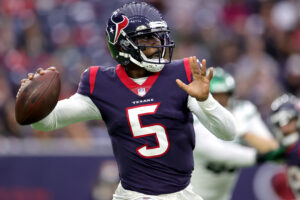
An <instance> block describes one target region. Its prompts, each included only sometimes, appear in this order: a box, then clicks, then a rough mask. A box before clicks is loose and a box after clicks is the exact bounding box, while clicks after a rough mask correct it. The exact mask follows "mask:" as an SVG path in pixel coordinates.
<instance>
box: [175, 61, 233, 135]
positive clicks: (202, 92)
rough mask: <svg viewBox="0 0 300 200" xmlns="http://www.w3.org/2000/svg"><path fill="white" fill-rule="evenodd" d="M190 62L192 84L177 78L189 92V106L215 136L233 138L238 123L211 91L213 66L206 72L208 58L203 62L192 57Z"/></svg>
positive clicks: (180, 84) (179, 84)
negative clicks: (199, 62)
mask: <svg viewBox="0 0 300 200" xmlns="http://www.w3.org/2000/svg"><path fill="white" fill-rule="evenodd" d="M189 64H190V68H191V72H192V76H193V81H192V82H191V83H190V84H188V85H187V84H185V83H183V82H182V81H181V80H179V79H177V80H176V82H177V84H178V86H179V87H180V88H181V89H183V90H184V91H186V92H187V93H188V94H189V99H188V107H189V109H190V110H191V111H192V112H193V113H194V114H195V115H196V116H197V117H198V119H199V120H200V122H201V123H202V124H203V125H204V126H205V127H206V128H207V129H208V130H209V131H210V132H211V133H213V134H214V135H215V136H217V137H218V138H220V139H223V140H232V139H233V138H234V137H235V135H236V125H235V120H234V118H233V116H232V114H231V113H230V112H229V111H228V110H226V109H225V108H224V107H223V106H221V105H220V104H219V103H218V102H217V101H216V100H215V99H214V98H213V97H212V95H211V94H210V93H209V89H210V81H211V79H212V77H213V68H212V67H210V68H209V70H208V71H209V72H208V74H207V73H206V60H205V59H203V60H202V62H201V65H202V66H201V68H199V64H198V62H197V58H196V57H195V56H194V57H190V58H189Z"/></svg>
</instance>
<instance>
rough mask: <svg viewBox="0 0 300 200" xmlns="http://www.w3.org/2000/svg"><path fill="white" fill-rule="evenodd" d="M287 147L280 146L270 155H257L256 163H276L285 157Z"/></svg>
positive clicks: (269, 153)
mask: <svg viewBox="0 0 300 200" xmlns="http://www.w3.org/2000/svg"><path fill="white" fill-rule="evenodd" d="M285 150H286V147H284V146H280V147H279V148H278V149H276V150H273V151H269V152H268V153H263V154H261V153H257V154H256V162H257V163H263V162H267V161H275V160H279V159H281V158H283V157H284V153H285Z"/></svg>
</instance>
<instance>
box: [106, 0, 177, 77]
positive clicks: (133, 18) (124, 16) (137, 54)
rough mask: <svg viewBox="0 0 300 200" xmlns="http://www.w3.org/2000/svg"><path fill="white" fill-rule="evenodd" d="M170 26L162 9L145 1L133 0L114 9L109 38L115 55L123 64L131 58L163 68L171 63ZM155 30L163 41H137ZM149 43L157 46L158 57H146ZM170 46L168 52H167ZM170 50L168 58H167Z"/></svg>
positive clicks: (149, 67)
mask: <svg viewBox="0 0 300 200" xmlns="http://www.w3.org/2000/svg"><path fill="white" fill-rule="evenodd" d="M169 33H170V30H169V28H168V25H167V23H166V21H164V20H163V18H162V16H161V14H160V12H159V11H158V10H157V9H156V8H154V7H153V6H151V5H149V4H147V3H145V2H131V3H127V4H125V5H123V6H122V7H121V8H119V9H117V10H116V11H114V12H113V14H112V16H111V17H110V19H109V20H108V22H107V27H106V41H107V44H108V47H109V50H110V53H111V55H112V57H113V58H114V59H115V60H117V61H118V63H120V64H122V65H125V66H126V65H127V64H129V63H130V62H132V63H134V64H136V65H138V66H140V67H142V68H144V69H146V70H147V71H150V72H158V71H160V70H162V68H163V67H164V65H165V64H167V63H170V62H171V59H172V53H173V48H174V46H175V45H174V42H173V40H172V39H171V37H170V34H169ZM150 34H154V35H155V37H157V38H158V39H159V40H160V42H161V45H159V46H145V45H138V44H137V43H136V38H138V37H140V36H145V35H150ZM146 47H152V48H157V49H158V54H159V57H158V58H151V59H150V58H147V57H146V56H145V54H144V53H143V50H145V48H146ZM167 50H168V52H167ZM166 54H168V55H169V58H168V59H165V58H164V57H165V55H166Z"/></svg>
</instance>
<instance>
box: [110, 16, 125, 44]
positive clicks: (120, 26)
mask: <svg viewBox="0 0 300 200" xmlns="http://www.w3.org/2000/svg"><path fill="white" fill-rule="evenodd" d="M122 18H123V20H122V21H121V22H114V20H113V19H111V21H112V22H113V23H114V24H115V27H114V28H115V29H114V30H113V28H111V29H110V30H109V31H110V32H111V33H112V32H113V31H115V34H114V40H113V42H111V43H112V44H116V43H117V41H118V39H119V37H120V34H121V31H122V30H123V29H124V28H126V27H127V26H128V24H129V20H128V18H127V17H126V16H124V15H122Z"/></svg>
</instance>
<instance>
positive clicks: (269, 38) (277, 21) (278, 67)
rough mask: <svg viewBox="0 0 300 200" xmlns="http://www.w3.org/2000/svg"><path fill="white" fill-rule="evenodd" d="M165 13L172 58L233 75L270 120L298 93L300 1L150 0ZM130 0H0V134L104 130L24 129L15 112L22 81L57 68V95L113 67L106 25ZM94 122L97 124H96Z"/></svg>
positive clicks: (239, 90) (77, 134)
mask: <svg viewBox="0 0 300 200" xmlns="http://www.w3.org/2000/svg"><path fill="white" fill-rule="evenodd" d="M147 1H148V2H149V3H152V4H153V5H154V6H156V7H157V8H158V9H159V10H161V11H162V13H163V14H164V16H165V19H166V21H167V22H168V24H169V26H170V27H171V29H172V32H171V33H172V37H173V39H174V41H175V44H176V48H175V50H174V55H173V59H179V58H183V57H188V56H192V55H195V56H197V57H198V58H199V59H202V58H205V59H207V63H208V65H209V66H220V67H222V68H224V69H225V70H227V71H228V72H230V73H231V74H232V75H233V76H234V77H235V79H236V90H235V95H236V96H237V97H239V98H243V99H249V100H251V101H252V102H253V103H255V104H256V105H257V106H258V108H259V111H260V112H261V114H262V116H263V117H264V119H265V120H267V117H268V115H269V111H270V103H271V102H272V101H273V100H274V99H275V98H276V97H278V96H279V95H281V94H282V93H283V92H290V93H293V94H294V95H296V96H298V97H299V96H300V66H298V65H299V64H300V12H299V11H300V1H297V0H281V1H279V0H209V1H207V0H189V1H188V2H187V1H183V0H147ZM124 2H126V1H125V0H110V1H106V0H1V1H0V135H2V136H8V137H42V138H45V137H46V138H49V137H72V138H75V139H79V141H82V139H84V138H90V137H93V136H97V134H99V133H98V132H105V129H101V130H100V131H99V129H96V130H95V129H94V127H96V126H99V125H100V127H102V128H103V126H104V125H103V124H102V123H101V122H88V123H79V124H75V125H72V126H70V127H67V128H65V129H63V130H60V131H57V132H56V133H55V134H49V133H47V134H46V133H42V132H37V131H33V130H32V129H31V128H30V127H29V126H23V127H20V126H18V125H17V123H16V121H15V118H14V102H15V95H16V93H17V90H18V88H19V86H20V81H21V79H23V78H25V77H26V76H27V73H29V72H34V71H35V70H36V69H37V68H39V67H42V68H44V69H46V68H48V67H50V66H55V67H56V68H57V69H58V71H59V72H60V75H61V80H62V91H61V97H60V98H66V97H68V96H70V95H72V94H73V93H75V92H76V90H77V87H78V82H79V80H80V75H81V73H82V72H83V71H84V70H85V69H86V68H87V67H88V66H91V65H103V66H115V65H116V62H115V61H114V60H112V58H111V56H110V54H109V51H108V48H107V46H106V44H105V42H106V41H105V24H106V21H107V19H108V18H109V17H110V15H111V12H112V11H113V10H115V9H116V8H117V7H119V6H120V5H122V4H123V3H124ZM95 125H96V126H95Z"/></svg>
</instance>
